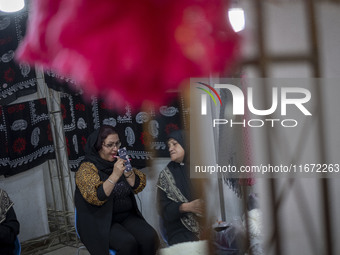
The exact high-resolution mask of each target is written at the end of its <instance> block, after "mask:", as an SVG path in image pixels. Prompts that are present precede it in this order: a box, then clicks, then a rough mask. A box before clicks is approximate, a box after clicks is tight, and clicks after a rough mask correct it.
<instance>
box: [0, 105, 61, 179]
mask: <svg viewBox="0 0 340 255" xmlns="http://www.w3.org/2000/svg"><path fill="white" fill-rule="evenodd" d="M0 138H1V144H2V146H0V147H1V149H0V153H1V154H0V167H1V168H0V169H1V170H0V174H1V175H5V176H10V175H14V174H17V173H20V172H23V171H26V170H28V169H31V168H33V167H35V166H38V165H40V164H42V163H43V162H45V161H46V160H48V159H53V158H55V152H54V146H53V139H52V133H51V126H50V122H49V116H48V112H47V105H46V100H45V99H38V100H34V101H29V102H25V103H20V104H13V105H8V106H0Z"/></svg>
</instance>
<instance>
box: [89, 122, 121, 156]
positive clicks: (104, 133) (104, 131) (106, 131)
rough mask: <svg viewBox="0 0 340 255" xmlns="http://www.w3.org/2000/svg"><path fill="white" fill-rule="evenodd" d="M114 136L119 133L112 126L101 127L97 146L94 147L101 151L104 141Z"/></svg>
mask: <svg viewBox="0 0 340 255" xmlns="http://www.w3.org/2000/svg"><path fill="white" fill-rule="evenodd" d="M114 134H118V133H117V131H116V130H115V129H114V128H113V127H112V126H109V125H103V126H101V127H100V129H99V133H98V138H97V142H96V145H95V146H94V147H95V148H96V150H97V151H99V150H100V149H101V148H102V144H103V142H104V140H105V139H106V137H108V136H109V135H114Z"/></svg>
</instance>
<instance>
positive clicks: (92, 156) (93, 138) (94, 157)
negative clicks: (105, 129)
mask: <svg viewBox="0 0 340 255" xmlns="http://www.w3.org/2000/svg"><path fill="white" fill-rule="evenodd" d="M98 135H99V128H98V129H97V130H95V131H94V132H93V133H91V134H90V135H89V137H88V138H87V142H86V145H85V160H84V161H86V162H91V163H93V164H94V165H95V166H96V168H97V169H98V170H99V171H103V172H105V173H107V174H111V173H112V171H113V165H114V163H115V162H116V160H115V161H113V162H110V161H107V160H104V159H102V158H101V157H100V156H99V153H98V151H97V150H96V148H95V144H96V143H97V139H98Z"/></svg>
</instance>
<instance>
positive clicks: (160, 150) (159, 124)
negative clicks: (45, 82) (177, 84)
mask: <svg viewBox="0 0 340 255" xmlns="http://www.w3.org/2000/svg"><path fill="white" fill-rule="evenodd" d="M61 109H62V114H63V119H64V130H65V137H66V143H67V150H68V155H69V165H70V168H71V170H72V171H75V170H76V169H77V168H78V166H79V164H80V162H81V161H82V160H83V159H84V146H85V144H86V140H87V137H88V135H89V134H90V133H91V132H92V131H93V130H95V129H97V128H99V127H100V126H101V125H103V124H107V125H111V126H113V127H115V128H116V130H117V132H118V134H119V137H120V140H121V142H122V146H125V147H127V150H128V154H129V155H130V157H131V159H132V165H133V166H134V167H137V168H142V167H145V166H146V164H147V161H148V160H150V159H151V158H152V157H153V156H156V155H157V156H158V157H168V156H169V154H168V150H167V146H166V137H167V134H168V133H169V132H171V131H172V130H174V129H179V128H182V125H183V116H184V115H183V114H182V112H183V108H182V107H181V105H180V103H179V100H175V101H174V102H172V103H170V104H169V105H164V106H161V107H159V108H155V109H152V110H150V111H139V112H134V111H133V110H132V109H131V107H129V106H128V105H126V107H125V111H124V112H122V113H115V112H112V111H111V110H109V109H111V108H110V106H107V105H106V104H105V103H104V102H103V101H102V100H98V99H97V98H92V100H91V102H89V103H88V104H86V103H85V102H84V101H83V99H82V97H81V96H74V95H68V94H62V96H61Z"/></svg>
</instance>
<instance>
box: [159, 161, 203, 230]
mask: <svg viewBox="0 0 340 255" xmlns="http://www.w3.org/2000/svg"><path fill="white" fill-rule="evenodd" d="M157 187H158V188H160V189H161V190H163V191H164V192H165V193H166V196H167V197H168V198H169V199H170V200H172V201H174V202H182V203H187V202H189V201H188V199H187V198H186V197H185V196H184V195H183V194H182V192H181V191H180V190H179V189H178V188H177V186H176V183H175V179H174V177H173V175H172V173H171V172H170V170H169V168H168V167H166V168H165V169H164V170H163V171H161V173H160V175H159V179H158V183H157ZM181 222H182V223H183V225H184V226H185V227H186V228H187V229H188V230H190V231H191V232H193V233H195V234H199V224H198V222H197V221H196V219H195V218H194V214H193V213H186V214H183V216H182V217H181Z"/></svg>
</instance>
